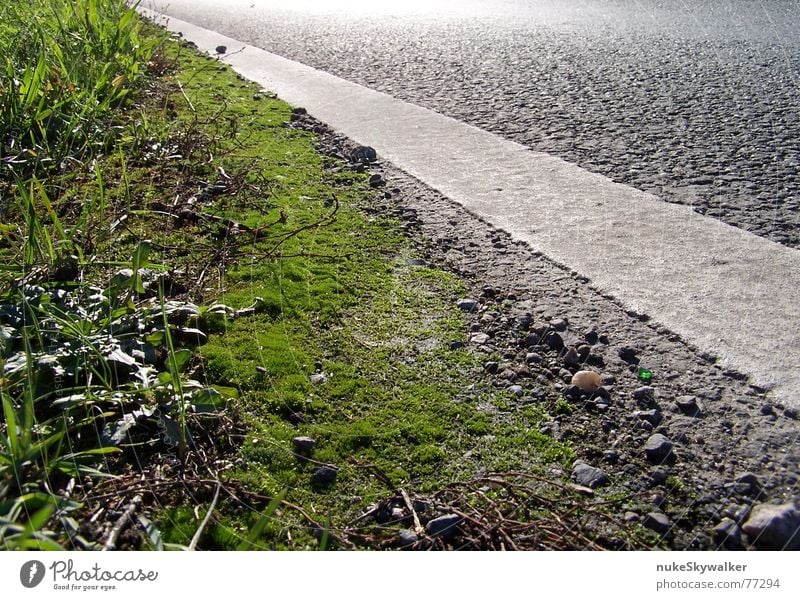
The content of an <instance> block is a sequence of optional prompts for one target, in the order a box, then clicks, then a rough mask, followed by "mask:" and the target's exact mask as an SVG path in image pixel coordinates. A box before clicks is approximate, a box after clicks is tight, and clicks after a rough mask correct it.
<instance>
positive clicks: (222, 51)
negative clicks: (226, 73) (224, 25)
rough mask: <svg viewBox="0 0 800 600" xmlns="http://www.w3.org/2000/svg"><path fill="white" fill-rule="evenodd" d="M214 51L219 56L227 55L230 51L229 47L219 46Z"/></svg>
mask: <svg viewBox="0 0 800 600" xmlns="http://www.w3.org/2000/svg"><path fill="white" fill-rule="evenodd" d="M214 51H215V52H216V53H217V54H225V53H226V52H227V51H228V47H227V46H217V47H216V48H215V49H214Z"/></svg>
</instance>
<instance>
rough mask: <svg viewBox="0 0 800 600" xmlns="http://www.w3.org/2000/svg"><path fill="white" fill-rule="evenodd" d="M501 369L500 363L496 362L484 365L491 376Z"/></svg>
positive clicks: (484, 368)
mask: <svg viewBox="0 0 800 600" xmlns="http://www.w3.org/2000/svg"><path fill="white" fill-rule="evenodd" d="M499 369H500V365H499V363H496V362H494V361H489V362H487V363H485V364H484V365H483V370H484V371H486V372H487V373H489V374H490V375H494V374H495V373H497V371H498V370H499Z"/></svg>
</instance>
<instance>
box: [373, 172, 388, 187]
mask: <svg viewBox="0 0 800 600" xmlns="http://www.w3.org/2000/svg"><path fill="white" fill-rule="evenodd" d="M383 185H386V181H385V180H384V179H383V175H381V174H379V173H375V174H374V175H370V176H369V187H374V188H376V187H381V186H383Z"/></svg>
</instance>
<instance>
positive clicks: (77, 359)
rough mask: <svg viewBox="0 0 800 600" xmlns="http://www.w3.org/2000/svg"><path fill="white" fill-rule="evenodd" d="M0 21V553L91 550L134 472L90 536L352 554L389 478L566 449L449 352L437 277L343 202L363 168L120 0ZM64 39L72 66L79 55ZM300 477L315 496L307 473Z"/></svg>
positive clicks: (449, 327) (424, 492) (464, 471)
mask: <svg viewBox="0 0 800 600" xmlns="http://www.w3.org/2000/svg"><path fill="white" fill-rule="evenodd" d="M0 7H2V8H0V10H2V11H3V13H2V14H3V15H5V16H7V17H9V18H11V17H13V18H14V19H20V18H21V17H23V16H25V15H27V17H26V18H27V21H25V23H30V24H31V26H30V27H28V26H25V27H14V26H12V25H11V23H19V22H20V21H18V20H17V21H10V20H8V19H6V18H3V19H2V20H0V22H1V23H3V25H2V26H1V27H2V28H0V43H2V44H5V45H4V46H3V48H6V49H11V48H12V47H13V48H17V46H18V45H19V42H20V41H21V40H26V43H28V42H29V45H28V46H25V48H26V51H25V52H22V50H19V49H16V50H14V51H13V52H10V51H9V52H10V53H9V54H8V56H9V58H8V59H7V63H8V64H9V65H12V66H11V67H9V68H10V69H11V70H12V71H13V73H15V74H16V75H15V76H13V77H9V78H7V79H4V80H3V84H2V85H0V94H5V95H6V96H7V97H12V96H13V99H14V102H15V103H16V104H14V105H13V107H12V106H11V105H9V106H6V105H5V104H4V108H3V110H13V114H12V113H9V114H10V115H11V116H10V117H9V118H8V120H6V119H5V118H4V119H3V126H4V127H10V129H8V130H7V131H5V132H4V136H5V139H6V140H7V141H8V140H9V139H10V140H11V142H10V145H9V143H7V144H6V146H5V147H4V150H3V151H4V154H3V156H2V157H0V158H2V160H3V161H4V162H3V165H2V168H3V169H4V170H3V171H2V172H1V173H0V175H2V177H3V179H2V183H0V185H4V186H5V187H4V198H7V199H9V201H8V204H7V206H5V211H6V213H5V214H6V215H8V216H9V217H12V218H9V219H8V220H7V221H6V220H5V219H4V221H3V225H2V241H0V266H2V273H0V285H1V286H2V287H0V292H1V293H0V296H1V297H2V301H1V302H0V304H2V307H0V323H2V329H0V334H1V335H2V338H0V341H2V350H3V353H2V365H1V366H2V369H3V378H2V380H0V394H2V401H3V404H2V405H3V421H2V423H1V424H0V540H2V541H1V542H0V544H1V545H2V546H4V547H6V548H29V547H38V548H55V547H68V548H87V549H95V548H98V547H100V546H102V545H103V544H108V540H109V539H114V540H116V539H118V536H119V534H120V531H118V530H117V531H114V529H113V526H114V523H113V519H112V520H111V521H110V522H109V523H108V524H107V525H106V526H102V524H101V525H100V526H97V527H95V528H94V529H93V528H87V526H86V524H87V522H88V520H89V516H90V515H97V514H98V513H97V511H98V510H99V507H100V506H102V505H103V503H104V502H105V501H106V499H108V498H114V499H115V501H116V505H115V506H114V507H112V508H113V510H116V511H117V513H115V514H120V513H121V512H122V511H123V510H124V509H125V507H126V506H128V504H127V500H125V499H130V498H131V497H132V496H134V495H135V494H138V493H141V490H140V479H139V473H147V474H148V475H147V476H148V477H149V478H152V477H155V475H153V473H158V474H159V475H158V477H164V480H163V481H162V480H160V479H159V480H158V481H156V482H155V484H158V485H155V484H154V485H153V486H152V487H151V489H149V490H148V491H147V495H148V498H149V499H148V501H147V503H146V508H145V509H143V510H141V511H140V513H139V514H138V515H137V517H136V519H137V520H136V525H135V526H136V528H138V530H139V534H138V535H134V536H131V537H130V538H129V539H128V538H125V536H124V535H123V536H122V537H121V538H119V539H122V540H124V539H128V541H122V542H119V543H118V545H117V547H121V548H141V547H153V548H163V547H167V548H170V547H189V548H218V549H264V548H280V549H285V548H288V549H308V548H329V547H330V548H340V547H352V544H353V543H354V542H348V541H347V540H346V539H345V536H344V535H343V532H344V531H345V530H347V529H348V527H349V524H351V523H353V522H354V520H355V519H357V518H358V517H359V515H361V514H362V513H363V512H364V511H365V510H366V508H367V507H368V506H369V505H371V504H374V503H380V502H381V501H383V500H384V499H385V498H387V496H391V495H392V494H396V493H397V490H399V489H403V490H404V491H406V492H407V493H408V494H410V496H411V497H413V498H421V497H423V496H430V495H434V494H436V493H438V491H439V490H443V489H447V487H448V486H450V485H451V484H453V483H454V482H458V481H469V480H473V479H476V478H480V477H482V476H483V475H484V474H486V473H490V472H492V471H522V470H524V471H526V472H528V473H530V474H533V475H535V474H545V473H549V472H550V471H551V470H552V469H556V470H558V471H559V472H563V471H564V470H565V469H567V468H568V466H569V465H570V463H571V462H572V459H573V458H574V456H573V452H572V450H571V448H570V447H569V446H568V445H567V444H566V443H561V442H557V441H555V440H554V439H553V438H551V437H549V436H546V435H543V434H541V433H539V428H540V424H541V423H542V422H544V421H546V420H549V418H550V417H549V415H548V414H547V413H546V412H545V411H544V410H543V409H542V408H539V407H534V406H527V407H522V406H520V405H519V403H517V402H515V401H513V399H512V398H511V397H510V396H507V395H506V394H505V393H503V392H498V391H497V390H495V389H494V388H493V387H491V386H489V385H487V384H484V383H478V382H479V381H480V378H477V377H476V374H478V373H480V372H481V371H482V369H481V365H480V362H479V360H478V358H477V357H476V356H475V355H473V354H472V352H471V351H469V350H467V349H456V350H453V349H451V347H450V342H451V341H453V340H456V339H463V338H465V337H466V332H467V325H466V323H465V322H464V317H463V315H462V313H461V312H460V311H459V310H458V309H457V307H455V304H454V301H455V299H457V298H459V297H462V296H463V295H464V294H465V293H467V291H468V290H467V288H466V286H465V284H464V282H463V281H461V280H460V279H458V278H457V277H456V276H454V275H452V274H450V273H447V272H445V271H442V270H440V269H436V268H431V267H425V266H419V265H417V264H416V262H417V261H414V260H412V259H414V258H415V250H414V246H413V244H412V243H411V242H410V241H409V240H407V239H406V238H404V237H403V235H402V234H401V232H400V229H399V227H398V224H397V223H396V222H395V221H394V220H393V219H392V218H390V217H389V216H385V215H381V214H377V215H376V214H374V211H373V212H370V211H365V210H364V209H365V208H368V207H369V206H370V204H371V203H372V202H373V201H374V198H375V196H374V194H375V193H376V192H375V191H374V190H372V189H371V188H370V187H369V186H368V183H367V180H366V179H367V178H366V175H364V174H362V173H358V172H356V171H354V170H352V169H349V168H347V166H346V165H344V164H343V163H341V161H336V160H334V159H333V158H331V157H325V156H322V155H321V154H320V153H319V152H318V151H317V150H316V148H315V137H314V135H312V134H311V133H308V132H306V131H302V130H300V129H296V128H291V127H288V126H287V124H288V123H289V121H290V115H291V108H290V107H289V106H288V105H286V104H285V103H283V102H281V101H279V100H276V99H274V98H271V97H269V96H268V95H265V94H264V93H263V92H262V90H260V89H259V88H258V87H257V86H255V85H254V84H251V83H248V82H244V81H242V80H241V79H240V78H238V77H237V76H236V75H235V74H234V73H233V72H232V71H230V70H229V69H228V68H227V67H224V66H222V65H220V64H219V63H218V62H216V61H213V60H211V59H208V58H205V57H200V56H199V55H197V54H196V53H195V52H194V51H192V50H191V49H190V48H188V47H187V46H185V45H181V44H180V43H178V42H177V41H173V40H166V39H164V35H163V34H162V33H159V32H158V31H157V30H155V29H154V28H150V27H146V26H144V25H142V24H141V23H140V22H139V21H138V19H137V18H135V17H134V16H129V15H131V13H130V12H128V9H127V8H125V7H124V3H122V2H117V1H114V0H97V1H93V0H83V1H82V2H79V3H67V2H58V1H56V0H38V1H37V2H33V3H29V4H28V5H26V6H25V7H23V6H22V5H21V4H17V3H2V4H0ZM20 11H32V12H31V13H30V14H27V13H25V15H23V13H22V12H20ZM79 15H82V18H78V16H79ZM110 21H113V23H112V22H110ZM73 40H81V43H82V44H86V47H87V48H88V49H89V50H91V51H92V52H93V53H94V52H96V56H94V54H93V56H92V58H90V59H87V60H86V61H85V62H87V64H86V65H77V64H74V63H75V62H76V60H77V59H76V58H75V55H74V54H70V52H72V50H73V48H72V47H71V45H73V44H74V43H77V42H74V41H73ZM50 56H63V57H64V63H63V64H62V62H60V61H56V63H55V64H56V67H55V69H56V70H55V71H49V70H47V69H44V68H43V67H40V66H39V65H40V64H41V63H42V61H45V60H49V58H48V57H50ZM42 57H44V58H42ZM68 57H72V58H68ZM69 61H71V62H69ZM48 64H49V63H48ZM70 65H72V67H70ZM27 73H30V75H26V74H27ZM68 76H69V78H68ZM26 78H27V79H26ZM27 80H29V81H30V83H29V84H25V85H27V87H24V86H23V84H22V83H19V82H24V81H27ZM67 81H69V82H71V83H64V82H67ZM36 82H38V83H36ZM48 82H49V83H48ZM54 82H61V83H60V87H58V86H57V89H56V88H53V89H52V90H51V89H50V88H52V87H53V83H54ZM48 85H49V86H50V87H48ZM35 86H38V88H36V89H34V88H35ZM67 92H74V95H72V96H70V95H69V94H68V93H67ZM37 98H38V99H37ZM87 98H88V99H89V100H87ZM87 101H88V102H89V104H90V105H91V106H92V107H94V108H96V110H94V109H93V110H92V111H91V114H89V113H87V112H86V111H85V110H84V109H82V108H81V109H79V108H78V106H82V105H83V103H85V102H87ZM48 102H49V103H51V104H52V106H53V108H52V110H51V111H50V112H49V113H48V112H47V110H48V109H41V107H43V106H47V103H48ZM112 107H117V108H120V109H121V110H116V111H113V112H112V111H111V110H110V109H111V108H112ZM76 123H80V124H81V125H80V127H79V128H78V130H77V131H76V130H75V124H76ZM9 132H12V133H11V134H9ZM101 132H103V133H102V135H101V134H100V133H101ZM9 135H11V137H10V138H9V137H8V136H9ZM56 157H59V158H58V159H56ZM65 161H66V163H68V164H70V165H74V166H75V168H69V169H67V168H63V167H62V166H63V165H64V164H65ZM60 165H62V166H60ZM555 408H556V411H557V412H564V413H568V412H570V411H571V410H572V407H571V406H570V405H568V404H558V405H556V407H555ZM298 436H308V437H311V438H313V439H314V440H315V442H316V444H315V447H314V450H313V452H312V453H311V454H310V455H308V454H303V453H300V452H298V451H297V449H296V448H295V446H294V444H293V441H292V440H293V439H294V438H295V437H298ZM321 465H331V466H334V467H335V468H336V469H337V475H336V478H335V481H332V482H324V483H320V482H316V481H315V480H314V471H315V469H317V468H318V467H319V466H321ZM164 473H170V474H171V475H169V476H165V475H163V474H164ZM103 478H105V481H103ZM160 485H163V488H162V487H159V486H160ZM220 489H221V490H223V492H224V493H222V494H220ZM527 489H528V488H526V490H527ZM161 490H164V491H163V492H162V491H161ZM529 492H530V490H528V491H527V492H526V493H529ZM530 493H532V492H530ZM123 500H125V501H123ZM137 506H138V505H137ZM198 508H202V510H198ZM542 510H543V511H544V512H545V513H546V512H547V511H546V510H544V509H542ZM540 512H541V511H540ZM536 514H537V515H538V514H540V513H539V512H537V513H536ZM198 515H199V516H198ZM367 533H368V534H369V535H373V534H374V532H373V530H372V529H371V526H365V528H364V530H363V531H361V530H358V531H357V532H356V536H355V538H354V539H358V540H361V541H360V542H358V544H361V545H363V546H366V547H370V543H368V542H367V541H365V540H367V537H368V536H367V537H364V535H367ZM362 534H363V535H362ZM375 535H378V537H377V538H370V539H373V540H375V539H382V538H381V537H380V536H391V528H389V529H388V530H381V531H379V532H378V533H377V534H375ZM359 536H361V537H359ZM358 544H356V545H358Z"/></svg>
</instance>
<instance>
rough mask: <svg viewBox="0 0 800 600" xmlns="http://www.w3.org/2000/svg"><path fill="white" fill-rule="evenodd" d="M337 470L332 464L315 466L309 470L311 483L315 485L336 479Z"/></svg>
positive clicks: (325, 483)
mask: <svg viewBox="0 0 800 600" xmlns="http://www.w3.org/2000/svg"><path fill="white" fill-rule="evenodd" d="M338 474H339V470H338V469H337V468H336V467H334V466H332V465H323V466H321V467H317V468H316V469H314V470H313V471H312V472H311V483H314V484H316V485H328V484H329V483H333V482H334V481H336V476H337V475H338Z"/></svg>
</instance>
